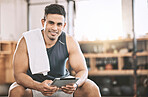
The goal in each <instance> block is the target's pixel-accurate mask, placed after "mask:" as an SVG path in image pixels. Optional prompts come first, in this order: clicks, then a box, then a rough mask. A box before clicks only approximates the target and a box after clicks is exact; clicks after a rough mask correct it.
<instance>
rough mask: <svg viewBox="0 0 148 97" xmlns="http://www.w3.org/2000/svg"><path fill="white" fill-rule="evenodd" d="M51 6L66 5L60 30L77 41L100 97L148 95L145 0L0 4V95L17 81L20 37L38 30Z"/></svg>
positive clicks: (31, 0)
mask: <svg viewBox="0 0 148 97" xmlns="http://www.w3.org/2000/svg"><path fill="white" fill-rule="evenodd" d="M52 3H58V4H62V5H63V6H64V7H65V9H66V12H67V16H66V22H67V26H66V28H65V29H64V31H65V32H66V33H68V34H70V35H72V36H74V37H75V38H76V40H78V42H79V44H80V47H81V50H82V52H83V54H84V56H85V59H86V62H87V67H88V71H89V78H90V79H91V80H93V81H95V83H96V84H97V85H98V86H99V87H100V91H101V94H102V97H134V95H136V96H137V97H148V0H0V95H1V96H0V97H7V94H8V88H9V86H10V85H11V84H12V83H13V82H14V81H15V80H14V77H13V66H12V58H13V53H14V50H15V47H16V44H17V41H18V39H19V38H20V37H21V35H22V33H24V32H26V31H28V30H32V29H36V28H42V25H41V19H42V18H43V17H44V7H45V6H46V5H49V4H52ZM132 55H134V56H135V57H133V56H132ZM68 69H69V70H70V72H71V74H72V75H74V74H75V72H74V71H73V70H72V69H71V68H70V66H68ZM134 86H136V87H134Z"/></svg>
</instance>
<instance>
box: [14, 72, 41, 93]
mask: <svg viewBox="0 0 148 97" xmlns="http://www.w3.org/2000/svg"><path fill="white" fill-rule="evenodd" d="M15 80H16V82H17V83H18V84H19V85H22V86H23V87H25V88H30V89H34V90H38V88H39V85H40V83H39V82H37V81H34V80H33V79H32V78H31V77H30V76H28V75H27V74H25V73H19V74H17V75H15Z"/></svg>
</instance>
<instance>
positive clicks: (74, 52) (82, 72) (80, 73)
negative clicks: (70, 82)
mask: <svg viewBox="0 0 148 97" xmlns="http://www.w3.org/2000/svg"><path fill="white" fill-rule="evenodd" d="M66 41H67V49H68V52H69V63H70V65H71V67H72V69H73V70H74V71H75V72H76V75H75V77H78V78H79V80H78V81H77V84H78V86H82V85H83V83H84V82H85V80H86V79H87V76H88V70H87V66H86V62H85V58H84V56H83V54H82V51H81V49H80V47H79V44H78V42H77V41H76V40H75V39H74V38H73V37H71V36H67V40H66Z"/></svg>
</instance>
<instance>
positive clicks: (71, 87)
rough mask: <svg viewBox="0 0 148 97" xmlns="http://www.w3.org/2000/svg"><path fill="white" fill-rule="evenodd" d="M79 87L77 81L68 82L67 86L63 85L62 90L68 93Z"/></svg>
mask: <svg viewBox="0 0 148 97" xmlns="http://www.w3.org/2000/svg"><path fill="white" fill-rule="evenodd" d="M76 89H77V85H76V84H75V83H73V84H68V85H66V86H62V87H61V90H62V91H63V92H65V93H67V94H72V93H74V91H75V90H76Z"/></svg>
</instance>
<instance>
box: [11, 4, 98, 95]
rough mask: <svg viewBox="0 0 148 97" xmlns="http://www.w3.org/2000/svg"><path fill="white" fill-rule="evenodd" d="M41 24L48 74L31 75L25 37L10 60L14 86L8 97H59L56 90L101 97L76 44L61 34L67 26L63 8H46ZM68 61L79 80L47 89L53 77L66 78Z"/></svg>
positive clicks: (69, 37) (55, 5)
mask: <svg viewBox="0 0 148 97" xmlns="http://www.w3.org/2000/svg"><path fill="white" fill-rule="evenodd" d="M41 22H42V26H43V27H44V29H43V30H40V32H41V33H42V36H43V39H44V42H45V46H46V50H47V54H48V58H49V63H50V71H49V72H48V75H43V74H32V72H31V70H30V66H29V55H28V49H27V44H26V40H25V38H24V37H23V38H21V40H20V42H19V44H18V47H17V49H16V52H15V54H14V60H13V65H14V77H15V80H16V83H13V84H12V85H11V86H10V89H9V97H33V95H34V94H33V91H34V90H37V91H39V92H40V93H42V94H43V95H44V96H51V97H52V95H54V94H55V93H58V90H62V91H63V93H65V94H74V97H101V96H100V92H99V88H98V87H97V85H96V84H95V83H94V82H92V81H91V80H89V79H87V76H88V71H87V67H86V63H85V59H84V56H83V54H82V52H81V50H80V48H79V45H78V43H77V42H76V40H75V39H74V38H73V37H71V36H69V35H67V34H65V33H64V32H62V31H63V29H64V28H65V26H66V23H65V10H64V7H63V6H62V5H58V4H51V5H49V6H46V8H45V16H44V19H42V20H41ZM61 45H62V46H61ZM67 58H68V60H69V64H70V65H71V67H72V69H73V70H74V71H75V72H76V75H75V77H77V78H79V80H78V81H77V82H76V83H73V84H69V85H66V86H63V87H61V88H60V89H59V88H58V87H56V86H52V85H48V84H51V83H52V80H53V79H54V78H56V77H64V76H68V75H69V73H68V71H67V69H65V63H66V60H67ZM37 97H39V96H37ZM61 97H64V96H62V95H61Z"/></svg>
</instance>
